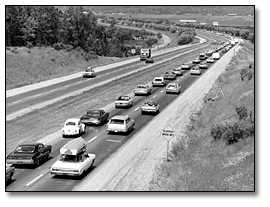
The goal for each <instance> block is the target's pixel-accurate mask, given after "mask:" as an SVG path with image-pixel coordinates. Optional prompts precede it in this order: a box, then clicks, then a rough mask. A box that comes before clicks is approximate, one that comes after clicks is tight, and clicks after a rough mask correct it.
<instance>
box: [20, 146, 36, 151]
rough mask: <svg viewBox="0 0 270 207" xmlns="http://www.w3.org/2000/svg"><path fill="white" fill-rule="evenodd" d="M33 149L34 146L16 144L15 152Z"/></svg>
mask: <svg viewBox="0 0 270 207" xmlns="http://www.w3.org/2000/svg"><path fill="white" fill-rule="evenodd" d="M34 151H35V146H18V147H17V148H16V150H15V152H18V153H33V152H34Z"/></svg>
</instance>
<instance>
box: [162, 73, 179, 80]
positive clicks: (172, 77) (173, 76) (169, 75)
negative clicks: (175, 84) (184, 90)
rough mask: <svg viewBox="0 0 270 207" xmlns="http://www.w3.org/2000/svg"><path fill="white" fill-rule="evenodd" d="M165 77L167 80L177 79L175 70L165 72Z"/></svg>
mask: <svg viewBox="0 0 270 207" xmlns="http://www.w3.org/2000/svg"><path fill="white" fill-rule="evenodd" d="M164 79H165V80H175V79H176V74H175V73H173V72H166V73H165V74H164Z"/></svg>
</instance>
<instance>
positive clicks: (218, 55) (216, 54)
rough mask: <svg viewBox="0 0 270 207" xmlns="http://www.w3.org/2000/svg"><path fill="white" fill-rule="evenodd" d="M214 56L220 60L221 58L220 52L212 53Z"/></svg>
mask: <svg viewBox="0 0 270 207" xmlns="http://www.w3.org/2000/svg"><path fill="white" fill-rule="evenodd" d="M212 58H213V59H214V60H219V59H220V54H219V52H214V53H213V54H212Z"/></svg>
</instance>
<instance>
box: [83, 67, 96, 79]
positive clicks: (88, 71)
mask: <svg viewBox="0 0 270 207" xmlns="http://www.w3.org/2000/svg"><path fill="white" fill-rule="evenodd" d="M96 75H97V74H96V72H95V71H94V70H93V69H92V68H91V67H88V68H87V69H86V70H85V71H84V72H83V75H82V76H83V78H88V77H90V78H93V77H96Z"/></svg>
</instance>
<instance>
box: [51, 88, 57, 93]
mask: <svg viewBox="0 0 270 207" xmlns="http://www.w3.org/2000/svg"><path fill="white" fill-rule="evenodd" d="M56 90H58V88H55V89H52V90H50V91H49V92H52V91H56Z"/></svg>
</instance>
